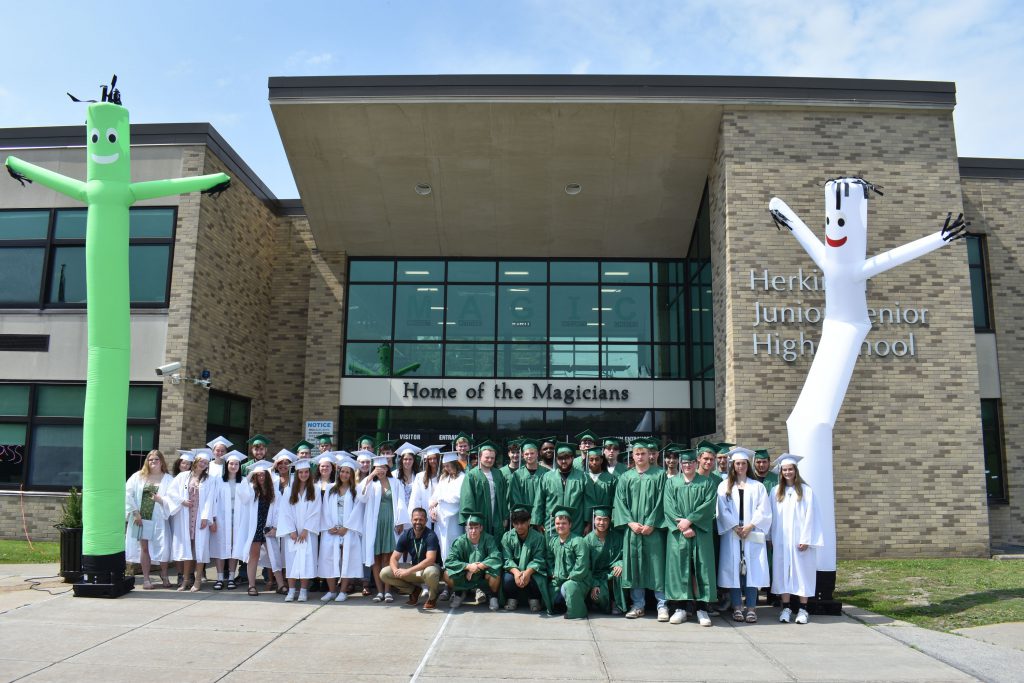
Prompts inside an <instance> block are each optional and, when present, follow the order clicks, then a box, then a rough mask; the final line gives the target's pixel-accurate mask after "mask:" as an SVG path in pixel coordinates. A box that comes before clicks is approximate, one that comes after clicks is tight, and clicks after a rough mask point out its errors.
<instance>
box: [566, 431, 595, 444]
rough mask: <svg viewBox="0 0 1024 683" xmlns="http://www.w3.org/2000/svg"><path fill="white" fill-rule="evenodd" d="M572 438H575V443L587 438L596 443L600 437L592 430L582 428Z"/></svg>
mask: <svg viewBox="0 0 1024 683" xmlns="http://www.w3.org/2000/svg"><path fill="white" fill-rule="evenodd" d="M573 438H574V439H576V443H580V442H582V441H583V440H584V439H589V440H590V441H593V442H594V443H597V442H598V441H599V440H600V439H601V437H599V436H598V435H597V434H595V433H594V432H592V431H590V430H589V429H584V430H583V431H582V432H580V433H579V434H577V435H576V436H574V437H573Z"/></svg>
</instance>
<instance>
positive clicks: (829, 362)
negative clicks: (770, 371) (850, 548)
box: [768, 178, 966, 572]
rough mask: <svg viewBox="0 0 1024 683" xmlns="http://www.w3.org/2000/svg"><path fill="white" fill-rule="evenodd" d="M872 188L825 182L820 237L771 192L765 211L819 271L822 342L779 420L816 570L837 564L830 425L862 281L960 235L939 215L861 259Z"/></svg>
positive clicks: (861, 332) (860, 310)
mask: <svg viewBox="0 0 1024 683" xmlns="http://www.w3.org/2000/svg"><path fill="white" fill-rule="evenodd" d="M869 191H874V192H877V193H878V194H881V192H879V191H878V189H877V188H876V187H875V186H873V185H872V184H871V183H869V182H867V181H865V180H864V179H862V178H838V179H836V180H830V181H828V182H826V183H825V244H822V243H821V242H820V241H819V240H818V238H817V237H815V235H814V233H813V232H811V229H810V228H808V227H807V225H806V224H805V223H804V222H803V221H802V220H800V218H799V216H797V215H796V213H794V212H793V210H792V209H790V208H789V207H788V206H786V203H785V202H784V201H782V200H781V199H779V198H778V197H773V198H772V200H771V202H769V204H768V210H769V212H770V213H771V216H772V219H773V220H774V221H775V223H776V225H777V226H784V227H786V228H789V230H790V231H791V232H792V233H793V236H794V237H796V240H797V242H799V243H800V246H802V247H803V248H804V251H806V252H807V254H808V255H809V256H810V257H811V259H812V260H813V261H814V263H815V265H817V266H818V269H819V270H821V272H822V273H823V274H824V276H825V320H824V323H823V325H822V331H821V341H820V342H819V343H818V349H817V351H816V353H815V354H814V362H813V363H812V364H811V369H810V372H808V373H807V380H806V381H805V382H804V388H803V390H802V391H801V392H800V398H799V399H797V402H796V406H795V407H794V408H793V412H792V413H790V415H789V419H788V420H786V427H787V429H788V431H789V452H790V453H796V454H798V455H801V456H803V458H804V459H803V461H802V462H801V463H800V475H801V477H803V478H804V480H805V481H807V483H808V484H810V486H811V488H812V489H813V490H814V497H815V500H816V501H817V503H818V512H819V513H820V514H821V517H822V519H821V521H822V528H823V529H824V531H825V546H824V547H823V548H819V549H818V553H817V557H818V571H828V572H834V571H835V569H836V523H835V493H834V491H833V487H832V429H833V428H834V427H835V424H836V417H838V415H839V409H840V408H841V407H842V405H843V398H844V397H845V396H846V388H847V387H848V386H849V385H850V377H851V376H852V375H853V368H854V365H856V363H857V356H858V355H859V354H860V350H861V344H863V343H864V339H865V337H867V335H868V332H869V331H870V330H871V321H870V320H869V319H868V302H867V281H868V278H871V277H874V276H875V275H878V274H879V273H884V272H885V271H887V270H889V269H890V268H895V267H896V266H898V265H900V264H902V263H906V262H908V261H912V260H913V259H916V258H917V257H919V256H923V255H925V254H927V253H929V252H931V251H934V250H936V249H938V248H939V247H941V246H943V245H944V244H946V243H948V242H951V241H953V240H955V239H958V238H960V237H965V236H966V233H965V230H966V224H965V223H964V220H963V214H960V216H959V217H957V218H956V219H955V220H953V218H952V214H950V215H948V216H947V217H946V223H945V225H944V226H943V228H942V229H941V230H939V231H938V232H936V233H933V234H931V235H928V236H927V237H922V238H921V239H919V240H915V241H913V242H910V243H909V244H904V245H903V246H902V247H896V248H895V249H892V250H890V251H887V252H884V253H881V254H878V255H877V256H873V257H871V258H866V254H867V227H868V193H869Z"/></svg>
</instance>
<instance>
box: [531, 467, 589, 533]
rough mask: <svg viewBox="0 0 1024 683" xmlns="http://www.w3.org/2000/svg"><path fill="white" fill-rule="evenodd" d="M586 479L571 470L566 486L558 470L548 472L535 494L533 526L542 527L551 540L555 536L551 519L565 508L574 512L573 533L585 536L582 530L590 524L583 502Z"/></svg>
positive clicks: (579, 473) (576, 471)
mask: <svg viewBox="0 0 1024 683" xmlns="http://www.w3.org/2000/svg"><path fill="white" fill-rule="evenodd" d="M583 477H584V474H583V473H582V472H579V471H578V470H572V469H571V470H569V476H568V477H566V478H565V482H564V485H563V481H562V474H561V473H560V472H559V471H558V470H551V471H549V472H546V473H545V474H544V477H543V478H542V479H541V480H540V485H539V486H538V487H537V490H536V491H535V492H534V498H533V514H532V515H531V517H530V523H531V524H535V525H537V526H543V527H544V530H545V531H546V532H547V535H548V536H551V535H553V534H554V533H555V524H554V521H553V519H552V515H554V513H555V510H556V509H557V508H559V507H561V506H563V505H564V506H565V507H567V508H569V509H570V510H572V528H571V529H570V532H571V533H573V534H575V535H577V536H582V535H583V528H584V527H585V526H586V525H587V522H589V521H590V518H589V517H588V516H587V515H586V512H585V510H586V507H585V505H584V500H583V493H584V490H583V489H584V485H583Z"/></svg>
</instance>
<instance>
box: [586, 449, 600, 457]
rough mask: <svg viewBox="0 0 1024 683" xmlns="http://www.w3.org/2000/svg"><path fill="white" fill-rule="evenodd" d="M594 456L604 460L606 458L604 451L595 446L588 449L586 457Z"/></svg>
mask: <svg viewBox="0 0 1024 683" xmlns="http://www.w3.org/2000/svg"><path fill="white" fill-rule="evenodd" d="M592 455H600V456H601V457H602V458H603V457H604V451H603V450H601V449H600V448H599V447H597V446H594V447H593V448H588V449H587V452H586V456H587V457H588V458H589V457H590V456H592Z"/></svg>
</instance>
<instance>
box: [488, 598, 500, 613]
mask: <svg viewBox="0 0 1024 683" xmlns="http://www.w3.org/2000/svg"><path fill="white" fill-rule="evenodd" d="M487 607H488V608H489V609H490V610H491V611H492V612H497V611H498V598H491V599H490V600H488V601H487Z"/></svg>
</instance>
